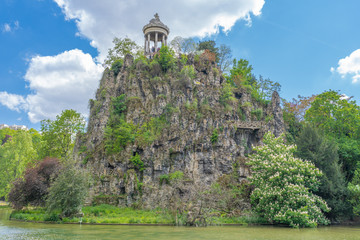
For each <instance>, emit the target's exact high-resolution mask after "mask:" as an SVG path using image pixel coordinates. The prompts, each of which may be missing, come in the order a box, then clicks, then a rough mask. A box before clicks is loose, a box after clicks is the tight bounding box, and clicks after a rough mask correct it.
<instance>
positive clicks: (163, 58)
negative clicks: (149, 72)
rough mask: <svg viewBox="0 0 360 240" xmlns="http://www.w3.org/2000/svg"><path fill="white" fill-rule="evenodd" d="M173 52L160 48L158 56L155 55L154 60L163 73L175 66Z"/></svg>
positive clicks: (164, 47)
mask: <svg viewBox="0 0 360 240" xmlns="http://www.w3.org/2000/svg"><path fill="white" fill-rule="evenodd" d="M174 54H175V53H174V51H173V50H171V49H170V48H169V47H167V46H162V47H161V48H160V51H159V53H158V54H156V55H155V58H154V59H155V60H156V61H157V62H158V63H159V64H160V66H161V69H162V70H163V72H167V71H168V70H169V69H171V68H173V67H174V65H175V58H174Z"/></svg>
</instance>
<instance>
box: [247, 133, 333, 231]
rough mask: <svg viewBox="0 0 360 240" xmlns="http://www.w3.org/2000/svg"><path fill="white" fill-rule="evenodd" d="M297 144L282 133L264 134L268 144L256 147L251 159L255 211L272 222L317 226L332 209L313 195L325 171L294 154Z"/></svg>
mask: <svg viewBox="0 0 360 240" xmlns="http://www.w3.org/2000/svg"><path fill="white" fill-rule="evenodd" d="M295 150H296V147H295V146H294V145H285V144H284V140H283V139H282V136H281V137H279V138H275V137H274V136H273V135H272V134H271V133H267V134H265V136H264V146H260V147H256V148H255V151H256V154H252V155H251V156H250V158H249V164H250V165H251V169H252V175H251V176H250V177H249V180H250V182H251V183H252V184H253V185H254V186H255V188H254V190H253V192H252V194H251V204H252V206H253V211H255V212H256V213H258V214H259V215H260V216H261V217H264V218H265V219H267V220H268V221H269V222H271V223H281V224H287V225H290V226H292V227H316V226H317V225H318V224H328V223H329V221H328V220H327V219H326V218H325V217H324V214H323V212H328V211H329V210H330V209H329V208H328V206H327V205H326V202H325V201H324V200H323V199H322V198H320V197H319V196H317V195H315V194H313V193H312V192H313V191H317V190H318V187H319V185H320V181H319V180H318V178H319V177H321V176H322V173H321V171H320V170H319V169H317V168H316V167H315V166H314V164H312V163H310V162H309V161H304V160H302V159H299V158H295V157H294V156H293V153H294V151H295Z"/></svg>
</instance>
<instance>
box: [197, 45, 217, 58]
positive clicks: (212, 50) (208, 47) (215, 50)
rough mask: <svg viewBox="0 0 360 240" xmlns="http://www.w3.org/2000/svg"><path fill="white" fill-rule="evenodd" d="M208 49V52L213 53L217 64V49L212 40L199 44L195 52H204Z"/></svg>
mask: <svg viewBox="0 0 360 240" xmlns="http://www.w3.org/2000/svg"><path fill="white" fill-rule="evenodd" d="M205 49H208V50H209V51H210V52H213V53H215V59H216V60H215V62H217V63H218V62H219V48H217V47H216V42H215V41H214V40H207V41H202V42H199V44H198V46H197V50H198V51H201V50H205Z"/></svg>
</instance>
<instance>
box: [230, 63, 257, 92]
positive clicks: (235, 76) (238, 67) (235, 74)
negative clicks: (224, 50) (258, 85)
mask: <svg viewBox="0 0 360 240" xmlns="http://www.w3.org/2000/svg"><path fill="white" fill-rule="evenodd" d="M252 69H253V68H252V66H251V65H249V61H248V60H246V59H240V60H239V61H236V59H234V61H233V68H232V69H231V70H230V76H229V77H228V82H230V83H231V84H232V85H234V86H236V87H241V86H243V85H250V86H251V85H252V82H253V81H252V80H253V78H252V73H251V71H252Z"/></svg>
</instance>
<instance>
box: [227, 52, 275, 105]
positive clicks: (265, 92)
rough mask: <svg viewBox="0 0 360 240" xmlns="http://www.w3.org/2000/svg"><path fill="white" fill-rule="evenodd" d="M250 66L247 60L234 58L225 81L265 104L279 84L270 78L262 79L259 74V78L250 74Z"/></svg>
mask: <svg viewBox="0 0 360 240" xmlns="http://www.w3.org/2000/svg"><path fill="white" fill-rule="evenodd" d="M252 70H253V68H252V66H251V65H249V61H247V60H245V59H240V60H239V61H236V59H234V62H233V68H232V69H231V70H230V75H229V76H228V77H227V81H228V82H229V83H231V84H232V85H233V86H235V87H237V88H242V89H245V90H246V91H248V92H250V93H251V96H252V98H253V99H255V100H256V101H257V102H260V103H262V104H263V105H267V104H268V103H269V102H270V100H271V97H272V94H273V92H274V91H277V92H279V91H280V89H281V85H280V84H279V83H277V82H273V81H271V80H270V79H264V78H263V77H262V76H261V75H260V76H259V79H256V77H255V76H254V75H253V74H252Z"/></svg>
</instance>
